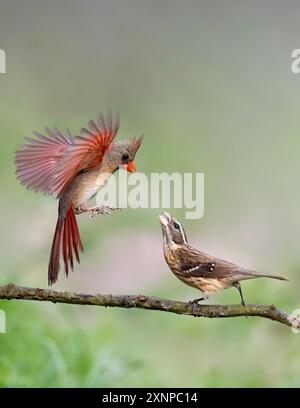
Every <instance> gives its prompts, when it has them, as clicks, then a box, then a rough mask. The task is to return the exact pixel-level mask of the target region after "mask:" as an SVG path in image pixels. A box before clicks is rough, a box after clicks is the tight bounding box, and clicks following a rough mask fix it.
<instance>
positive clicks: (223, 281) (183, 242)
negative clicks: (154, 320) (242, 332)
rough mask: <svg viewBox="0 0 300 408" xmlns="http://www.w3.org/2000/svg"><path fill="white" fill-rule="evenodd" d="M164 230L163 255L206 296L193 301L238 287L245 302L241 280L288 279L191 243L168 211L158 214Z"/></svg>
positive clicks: (183, 278)
mask: <svg viewBox="0 0 300 408" xmlns="http://www.w3.org/2000/svg"><path fill="white" fill-rule="evenodd" d="M159 219H160V223H161V226H162V233H163V241H164V243H163V245H164V255H165V259H166V262H167V264H168V265H169V268H170V269H171V271H172V272H173V273H174V274H175V276H176V277H177V278H179V279H180V280H181V281H182V282H184V283H186V284H187V285H189V286H192V287H194V288H196V289H199V290H200V291H201V292H202V294H203V297H201V298H199V299H195V300H193V301H192V303H197V302H199V301H201V300H206V299H208V297H209V295H210V294H212V293H216V292H219V291H221V290H223V289H227V288H230V287H231V286H233V287H235V288H237V289H238V291H239V293H240V296H241V303H242V305H245V301H244V297H243V293H242V289H241V285H240V281H241V280H246V279H255V278H272V279H279V280H288V279H286V278H283V277H282V276H275V275H265V274H260V273H257V272H254V271H251V270H249V269H245V268H242V267H240V266H238V265H235V264H234V263H232V262H228V261H224V260H223V259H219V258H216V257H214V256H211V255H208V254H205V253H204V252H201V251H199V250H198V249H195V248H193V247H192V246H191V245H189V244H188V242H187V238H186V234H185V231H184V229H183V227H182V225H181V224H180V222H178V221H177V220H176V219H175V218H174V217H172V216H171V215H170V214H168V213H166V212H162V213H161V214H160V215H159Z"/></svg>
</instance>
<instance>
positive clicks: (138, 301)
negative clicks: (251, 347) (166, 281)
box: [0, 283, 300, 329]
mask: <svg viewBox="0 0 300 408" xmlns="http://www.w3.org/2000/svg"><path fill="white" fill-rule="evenodd" d="M0 299H7V300H11V299H21V300H37V301H44V302H53V303H70V304H76V305H94V306H104V307H123V308H136V309H147V310H160V311H163V312H170V313H177V314H182V315H188V316H195V317H209V318H216V317H239V316H258V317H264V318H266V319H270V320H275V321H277V322H279V323H282V324H284V325H286V326H289V327H293V328H295V329H300V319H297V318H296V317H295V316H293V315H291V314H288V313H286V312H283V311H282V310H279V309H277V307H276V306H274V305H259V304H251V305H246V306H243V305H239V304H238V305H201V304H200V305H196V306H195V305H192V304H191V303H185V302H178V301H175V300H169V299H162V298H158V297H154V296H146V295H100V294H98V295H88V294H85V293H73V292H59V291H55V290H50V289H39V288H26V287H22V286H16V285H13V284H12V283H10V284H9V285H5V286H0Z"/></svg>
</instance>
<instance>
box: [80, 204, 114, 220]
mask: <svg viewBox="0 0 300 408" xmlns="http://www.w3.org/2000/svg"><path fill="white" fill-rule="evenodd" d="M119 210H120V208H117V207H110V206H108V205H103V206H101V207H91V208H89V209H88V211H90V212H91V214H90V218H94V217H95V215H97V214H101V215H112V214H113V213H114V212H115V211H119Z"/></svg>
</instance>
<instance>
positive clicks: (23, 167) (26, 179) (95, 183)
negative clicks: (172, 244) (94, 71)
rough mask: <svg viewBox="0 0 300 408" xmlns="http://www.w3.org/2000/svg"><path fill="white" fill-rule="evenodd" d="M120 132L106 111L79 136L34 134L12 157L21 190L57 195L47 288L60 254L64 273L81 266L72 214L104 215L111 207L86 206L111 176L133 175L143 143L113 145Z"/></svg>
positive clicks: (54, 278)
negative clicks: (123, 172) (121, 171)
mask: <svg viewBox="0 0 300 408" xmlns="http://www.w3.org/2000/svg"><path fill="white" fill-rule="evenodd" d="M118 129H119V117H118V115H115V116H114V117H113V116H112V114H111V112H110V111H108V112H107V114H106V115H105V116H104V115H103V114H102V113H101V114H100V115H99V116H98V119H97V121H93V120H91V121H90V122H89V124H88V128H83V129H81V131H80V135H78V136H72V134H71V132H70V131H69V130H68V131H67V132H66V134H63V133H62V132H60V131H59V130H58V129H57V128H55V129H54V130H51V129H49V128H46V129H45V132H46V136H45V135H42V134H40V133H38V132H34V134H35V136H36V138H34V139H33V138H26V140H27V143H26V144H24V145H23V146H21V147H20V148H19V150H18V151H17V152H16V157H15V164H16V175H17V178H18V179H19V180H20V182H21V183H22V184H24V185H25V186H26V187H27V188H30V189H32V190H34V191H41V192H43V193H45V194H50V195H55V196H56V197H57V198H58V199H59V205H58V220H57V224H56V229H55V233H54V238H53V244H52V249H51V254H50V260H49V266H48V284H49V285H52V284H53V283H55V282H56V281H57V278H58V272H59V267H60V265H59V261H60V255H61V252H62V255H63V260H64V265H65V273H66V276H68V273H69V266H70V267H71V269H72V270H73V263H74V261H73V259H74V255H75V257H76V260H77V262H79V251H83V246H82V243H81V239H80V235H79V230H78V225H77V221H76V218H75V214H81V213H84V212H88V211H89V212H91V215H92V216H93V215H95V214H106V213H109V211H110V210H114V208H113V207H104V206H103V207H97V206H96V207H90V208H88V206H87V202H88V201H89V200H90V199H91V198H92V197H94V196H95V194H96V193H97V192H98V191H99V190H100V188H101V187H102V186H103V185H104V184H105V183H106V182H107V180H108V178H109V176H110V175H111V174H113V173H114V172H115V171H117V170H118V169H119V167H124V168H125V169H126V170H128V171H129V172H134V171H135V170H136V165H135V162H134V158H135V154H136V152H137V150H138V149H139V147H140V145H141V143H142V139H143V137H142V136H141V137H140V138H138V139H132V140H130V141H121V142H115V141H114V139H115V136H116V134H117V131H118Z"/></svg>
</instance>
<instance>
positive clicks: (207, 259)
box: [176, 247, 246, 278]
mask: <svg viewBox="0 0 300 408" xmlns="http://www.w3.org/2000/svg"><path fill="white" fill-rule="evenodd" d="M176 256H177V257H178V258H179V259H180V269H181V271H182V273H183V274H186V276H189V277H202V278H227V277H229V276H234V275H240V274H241V273H242V270H240V268H239V267H238V266H237V265H235V264H234V263H231V262H227V261H224V260H223V259H219V258H214V257H212V256H209V255H207V254H205V253H204V252H200V251H198V250H197V249H195V248H192V247H180V248H178V249H176ZM245 272H246V270H245Z"/></svg>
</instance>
